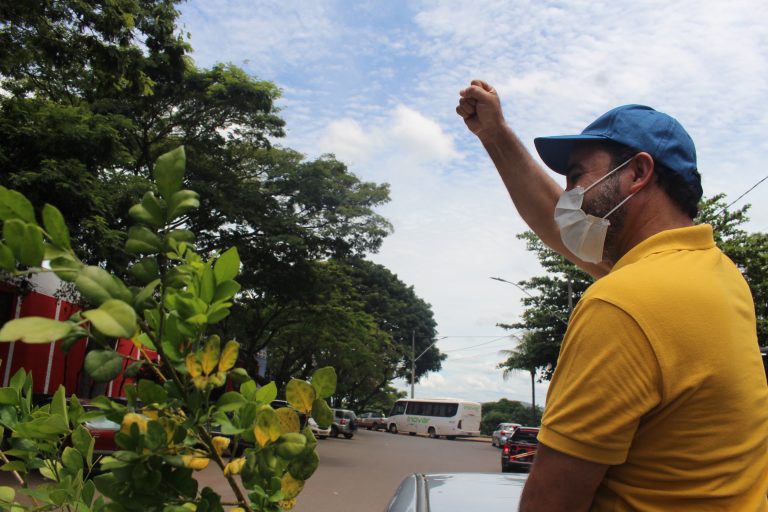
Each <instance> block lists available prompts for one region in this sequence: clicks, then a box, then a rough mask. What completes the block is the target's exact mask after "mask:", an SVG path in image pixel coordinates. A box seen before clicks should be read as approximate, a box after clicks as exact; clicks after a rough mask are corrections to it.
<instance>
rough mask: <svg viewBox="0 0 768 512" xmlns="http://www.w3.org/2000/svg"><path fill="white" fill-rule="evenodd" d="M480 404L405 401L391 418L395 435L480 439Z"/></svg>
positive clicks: (432, 399) (448, 401) (391, 427)
mask: <svg viewBox="0 0 768 512" xmlns="http://www.w3.org/2000/svg"><path fill="white" fill-rule="evenodd" d="M481 417H482V415H481V411H480V404H479V403H477V402H468V401H466V400H456V399H451V398H403V399H400V400H398V401H397V402H395V405H394V406H393V407H392V411H391V412H390V413H389V418H387V429H388V430H389V431H390V432H391V433H393V434H397V433H398V432H408V433H409V434H410V435H412V436H415V435H416V434H427V435H429V437H431V438H437V437H439V436H445V437H446V438H447V439H453V438H455V437H458V436H465V437H466V436H478V435H480V419H481Z"/></svg>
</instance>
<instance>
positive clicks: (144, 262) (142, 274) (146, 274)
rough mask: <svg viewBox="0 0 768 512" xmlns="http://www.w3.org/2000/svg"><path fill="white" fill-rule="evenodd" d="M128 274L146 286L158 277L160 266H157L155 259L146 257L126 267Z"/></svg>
mask: <svg viewBox="0 0 768 512" xmlns="http://www.w3.org/2000/svg"><path fill="white" fill-rule="evenodd" d="M128 272H130V274H131V275H132V276H133V277H135V278H136V280H137V281H138V282H139V283H140V284H143V285H146V284H147V283H150V282H152V281H154V280H157V279H158V278H159V277H160V266H159V265H158V264H157V258H155V257H153V256H146V257H144V258H142V259H140V260H139V261H137V262H136V263H134V264H133V265H131V266H130V267H128Z"/></svg>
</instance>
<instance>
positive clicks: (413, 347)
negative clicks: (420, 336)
mask: <svg viewBox="0 0 768 512" xmlns="http://www.w3.org/2000/svg"><path fill="white" fill-rule="evenodd" d="M415 381H416V329H414V330H412V331H411V398H413V383H414V382H415Z"/></svg>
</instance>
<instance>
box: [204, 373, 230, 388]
mask: <svg viewBox="0 0 768 512" xmlns="http://www.w3.org/2000/svg"><path fill="white" fill-rule="evenodd" d="M208 381H209V382H210V383H211V385H213V386H215V387H219V386H223V385H224V383H226V382H227V374H226V373H222V372H216V373H214V374H213V375H211V376H209V377H208Z"/></svg>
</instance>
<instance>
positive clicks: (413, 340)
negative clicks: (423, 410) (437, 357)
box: [411, 330, 448, 398]
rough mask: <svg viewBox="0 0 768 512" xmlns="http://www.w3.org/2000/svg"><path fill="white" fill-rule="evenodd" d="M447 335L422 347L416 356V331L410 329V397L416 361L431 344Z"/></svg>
mask: <svg viewBox="0 0 768 512" xmlns="http://www.w3.org/2000/svg"><path fill="white" fill-rule="evenodd" d="M447 337H448V336H442V337H440V338H437V339H436V340H435V341H433V342H432V343H430V344H429V346H428V347H427V348H425V349H424V351H423V352H422V353H421V354H419V355H418V357H417V356H416V331H415V330H413V331H411V398H413V386H414V383H415V382H416V361H418V360H419V359H420V358H421V356H423V355H424V354H426V353H427V350H429V349H430V348H432V346H433V345H434V344H435V343H437V342H438V341H440V340H444V339H445V338H447Z"/></svg>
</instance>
